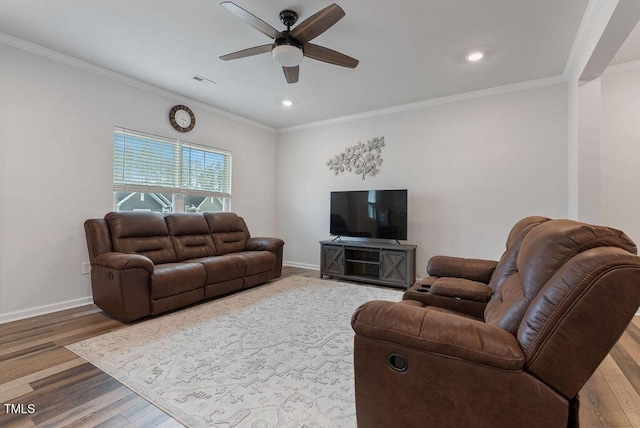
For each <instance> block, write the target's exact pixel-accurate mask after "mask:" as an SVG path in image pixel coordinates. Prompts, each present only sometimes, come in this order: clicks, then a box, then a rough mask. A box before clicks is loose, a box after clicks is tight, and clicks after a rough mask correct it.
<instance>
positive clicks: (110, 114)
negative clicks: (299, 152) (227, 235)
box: [0, 44, 276, 321]
mask: <svg viewBox="0 0 640 428" xmlns="http://www.w3.org/2000/svg"><path fill="white" fill-rule="evenodd" d="M0 58H1V60H0V62H1V63H2V68H1V69H0V73H4V76H0V77H2V78H1V79H0V94H1V95H2V103H1V104H2V107H0V109H2V110H0V117H1V119H0V121H3V122H2V124H0V156H1V158H0V165H1V168H2V169H1V170H0V201H1V202H0V204H1V205H0V321H3V320H4V321H6V320H8V319H11V318H16V317H19V316H25V315H29V314H31V313H35V312H38V311H39V310H41V311H42V310H53V309H59V308H61V307H64V306H65V305H70V304H73V303H81V302H84V301H87V300H89V298H90V295H91V290H90V277H89V276H88V275H80V263H81V262H83V261H87V260H88V255H87V249H86V243H85V237H84V230H83V222H84V220H86V219H87V218H95V217H102V216H103V215H104V214H105V213H107V212H108V211H110V210H111V209H112V200H113V197H112V167H113V166H112V158H113V128H114V126H122V127H125V128H129V129H135V130H140V131H145V132H149V133H153V134H157V135H163V136H169V137H183V138H184V139H185V140H187V141H190V142H193V143H197V144H204V145H209V146H212V147H217V148H221V149H226V150H230V151H231V152H232V153H233V178H232V179H233V189H232V191H233V200H232V208H233V210H234V211H236V212H238V213H239V214H241V215H243V216H244V217H245V218H246V221H247V224H248V226H249V229H250V231H251V232H252V234H254V235H274V234H275V231H276V221H275V211H274V209H273V201H274V199H275V196H276V188H275V184H276V175H275V164H276V159H275V155H276V148H275V146H276V135H275V132H273V131H269V130H267V129H264V128H260V127H255V126H251V125H249V124H247V123H245V122H243V121H236V120H232V119H230V118H228V117H224V116H223V115H219V114H215V113H214V112H212V111H211V110H205V109H203V108H197V103H194V105H192V109H193V110H194V113H195V115H196V119H197V123H196V127H195V129H194V130H193V131H192V132H190V133H189V134H186V135H182V134H179V133H178V132H177V131H175V130H174V129H173V128H172V127H171V125H170V123H169V120H168V112H169V110H170V109H171V107H172V106H173V105H175V104H177V103H179V102H178V101H177V100H180V99H172V98H171V96H163V95H162V94H161V92H153V91H147V90H143V89H140V88H138V87H134V86H131V85H128V84H124V83H122V82H119V81H116V80H114V79H110V78H106V77H103V76H101V75H98V74H95V73H92V72H88V71H85V70H83V69H80V68H77V67H73V66H70V65H66V64H64V63H61V62H58V61H54V60H51V59H48V58H45V57H43V56H39V55H34V54H32V53H29V52H27V51H24V50H21V49H17V48H14V47H10V46H8V45H4V44H0ZM185 78H189V76H186V77H185ZM180 101H181V102H180V103H182V101H183V100H180ZM187 104H189V103H188V102H187ZM42 306H44V308H39V309H38V307H42Z"/></svg>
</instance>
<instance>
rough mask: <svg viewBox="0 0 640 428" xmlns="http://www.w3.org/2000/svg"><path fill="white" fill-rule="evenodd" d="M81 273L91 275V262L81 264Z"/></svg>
mask: <svg viewBox="0 0 640 428" xmlns="http://www.w3.org/2000/svg"><path fill="white" fill-rule="evenodd" d="M80 273H81V274H82V275H86V274H89V273H91V263H89V262H82V263H80Z"/></svg>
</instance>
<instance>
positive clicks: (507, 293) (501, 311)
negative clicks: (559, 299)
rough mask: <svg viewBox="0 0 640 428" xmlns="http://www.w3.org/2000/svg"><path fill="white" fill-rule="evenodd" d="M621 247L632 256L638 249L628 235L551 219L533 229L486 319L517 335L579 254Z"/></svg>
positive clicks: (488, 309)
mask: <svg viewBox="0 0 640 428" xmlns="http://www.w3.org/2000/svg"><path fill="white" fill-rule="evenodd" d="M609 246H611V247H619V248H623V249H624V250H626V251H629V252H631V253H635V252H636V246H635V244H634V243H633V241H631V239H629V237H628V236H626V235H625V234H624V233H622V232H620V231H618V230H615V229H612V228H609V227H604V226H594V225H590V224H586V223H579V222H576V221H572V220H550V221H547V222H545V223H542V224H541V225H539V226H537V227H536V228H534V229H533V230H531V231H530V232H529V233H528V234H527V235H526V237H525V238H524V240H523V241H522V246H521V248H520V251H519V253H518V256H517V259H516V265H517V270H518V272H516V273H514V274H513V275H511V276H510V277H508V278H507V279H506V281H505V282H504V283H503V284H502V286H501V287H500V288H499V290H497V291H496V292H494V295H493V298H492V299H491V301H489V303H488V304H487V307H486V309H485V320H486V322H487V323H488V324H492V325H496V326H498V327H500V328H503V329H505V330H507V331H509V332H510V333H512V334H514V335H515V334H516V333H517V331H518V327H519V325H520V322H521V321H522V318H523V316H524V313H525V311H526V310H527V308H528V307H529V303H530V302H531V300H532V299H533V298H534V297H535V296H536V295H537V294H538V293H539V292H540V290H541V289H542V287H544V286H545V284H546V283H547V282H548V281H549V279H550V278H551V277H552V275H553V274H554V273H555V272H556V271H558V269H560V268H561V267H562V266H563V265H564V264H565V263H566V262H567V261H569V260H570V259H571V258H573V257H575V256H576V255H578V254H580V253H582V252H584V251H586V250H588V249H590V248H597V247H609Z"/></svg>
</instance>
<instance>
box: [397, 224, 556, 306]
mask: <svg viewBox="0 0 640 428" xmlns="http://www.w3.org/2000/svg"><path fill="white" fill-rule="evenodd" d="M549 220H550V219H549V218H547V217H540V216H529V217H525V218H523V219H522V220H520V221H518V222H517V223H516V224H515V225H514V226H513V228H511V231H510V232H509V236H508V237H507V244H506V246H507V248H506V250H505V252H504V253H503V254H502V256H501V257H500V260H499V261H494V260H483V259H467V258H462V257H451V256H433V257H431V258H430V259H429V261H428V262H427V274H428V275H429V276H427V277H425V278H422V279H420V280H419V281H417V282H416V283H415V284H413V286H411V287H410V288H409V289H408V290H407V292H406V293H404V295H403V299H405V300H417V301H420V302H422V303H424V304H425V305H427V306H440V307H444V308H448V309H452V310H454V311H458V312H464V313H466V314H469V315H473V316H476V317H482V316H483V314H484V310H485V308H486V306H487V302H488V301H489V299H490V298H491V296H493V294H494V292H495V291H496V290H498V289H499V288H500V287H501V286H502V284H503V283H504V281H506V280H507V278H509V277H510V276H511V275H513V273H514V272H516V271H517V268H516V258H517V257H518V252H519V251H520V246H521V245H522V241H523V240H524V238H525V237H526V236H527V234H528V233H529V232H530V231H531V230H533V229H534V228H535V227H536V226H538V225H540V224H542V223H544V222H546V221H549Z"/></svg>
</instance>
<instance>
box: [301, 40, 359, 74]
mask: <svg viewBox="0 0 640 428" xmlns="http://www.w3.org/2000/svg"><path fill="white" fill-rule="evenodd" d="M302 49H303V51H304V56H306V57H309V58H312V59H315V60H318V61H323V62H328V63H329V64H334V65H340V66H342V67H348V68H356V67H357V65H358V63H359V62H360V61H358V60H357V59H355V58H351V57H350V56H347V55H345V54H343V53H340V52H338V51H334V50H333V49H329V48H325V47H323V46H318V45H314V44H312V43H307V44H305V45H304V46H303V48H302Z"/></svg>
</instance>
